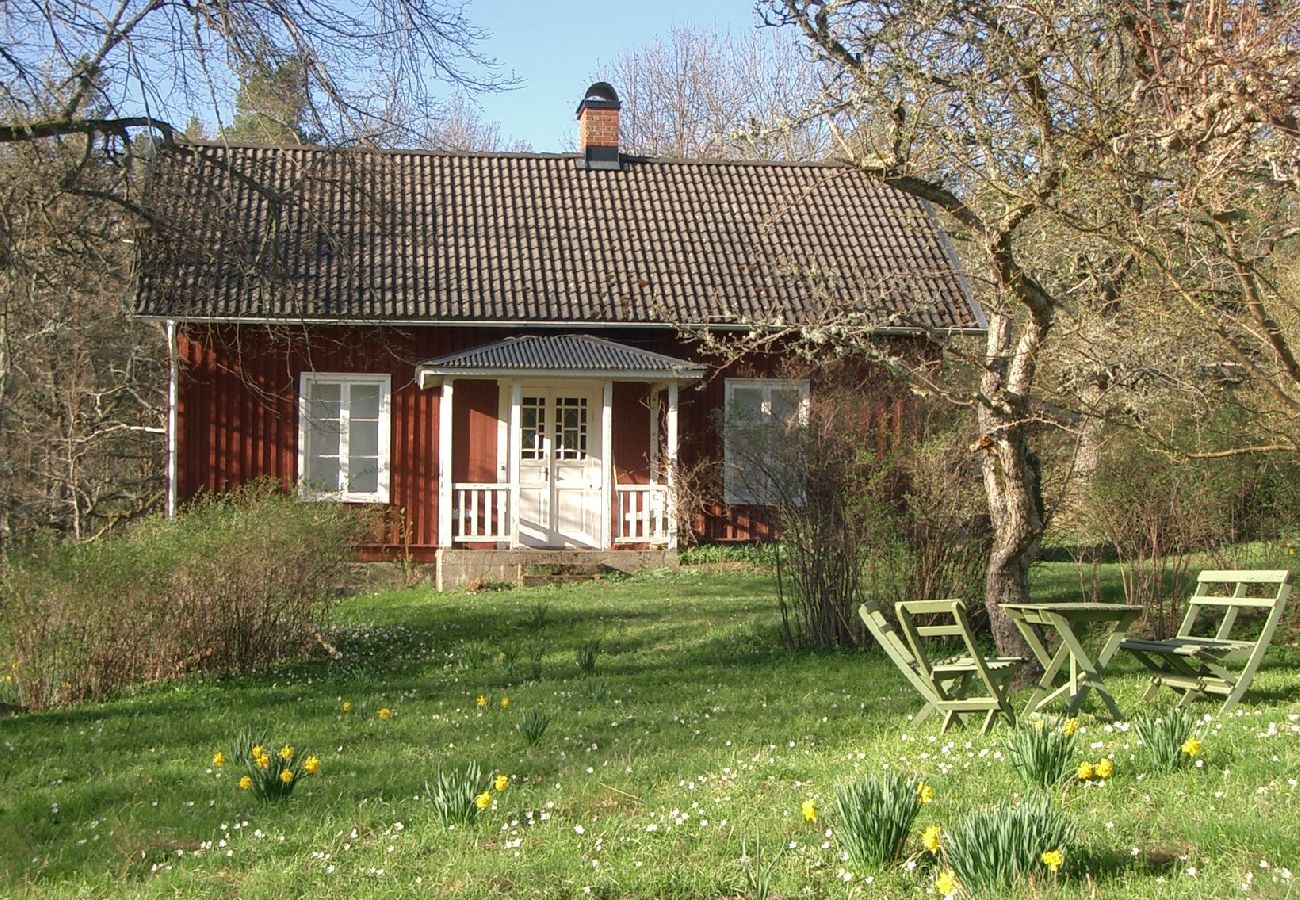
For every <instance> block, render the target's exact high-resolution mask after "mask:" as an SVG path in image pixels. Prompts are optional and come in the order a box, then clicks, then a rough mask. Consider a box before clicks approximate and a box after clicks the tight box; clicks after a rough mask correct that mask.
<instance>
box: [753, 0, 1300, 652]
mask: <svg viewBox="0 0 1300 900" xmlns="http://www.w3.org/2000/svg"><path fill="white" fill-rule="evenodd" d="M769 20H770V21H771V22H773V23H780V24H786V25H792V26H794V27H795V28H797V29H798V30H799V31H800V32H801V33H802V34H803V35H804V37H805V39H806V40H807V41H808V43H809V46H810V47H812V48H813V49H814V50H815V51H816V53H817V54H818V55H819V57H820V58H821V59H822V60H823V61H824V62H825V63H826V64H827V65H829V66H832V67H833V68H834V69H835V71H836V73H837V78H836V80H835V82H834V83H833V84H832V85H831V90H830V91H829V92H827V93H826V94H824V95H823V100H824V101H825V107H824V116H825V117H826V120H827V121H828V122H829V123H831V125H832V126H833V127H834V128H835V130H836V132H837V135H838V136H839V138H840V146H841V148H842V150H843V152H844V153H845V154H846V155H847V156H848V157H849V159H850V160H851V161H852V162H853V163H854V164H855V165H857V166H858V167H860V168H862V169H864V170H866V171H868V172H871V173H873V174H875V175H877V176H879V177H880V178H882V179H883V180H884V181H886V182H887V183H889V184H891V185H893V186H894V187H896V188H898V189H901V190H904V191H907V192H909V193H911V194H913V195H915V196H918V197H921V198H923V199H925V200H927V201H928V202H930V203H931V204H933V206H934V207H936V208H937V209H938V210H939V211H940V212H941V214H942V215H943V217H944V219H945V223H946V225H947V226H948V228H949V230H950V232H951V233H952V234H953V235H954V236H955V237H956V238H958V241H959V245H960V248H961V252H962V255H963V257H964V259H965V261H966V262H967V264H968V268H969V270H970V271H971V273H972V274H973V275H974V276H975V278H976V280H977V282H978V288H979V293H980V296H981V299H982V300H983V302H984V305H985V309H986V311H987V312H988V318H989V328H988V336H987V340H986V342H985V343H984V346H983V348H982V350H981V352H980V353H979V354H978V355H977V358H976V359H975V363H976V365H977V372H978V384H977V385H976V386H975V387H974V388H973V389H967V387H966V386H965V385H963V383H962V382H961V381H960V380H954V379H952V378H949V377H943V376H940V377H936V375H935V373H934V371H933V370H931V369H928V368H919V367H917V366H915V365H914V364H912V363H910V362H909V361H907V360H905V359H901V358H897V357H895V358H892V359H891V360H890V362H891V364H892V365H893V366H894V368H895V370H896V371H898V372H900V373H901V374H903V375H904V376H905V377H908V378H909V379H910V380H911V382H912V383H913V385H914V387H915V388H916V389H917V390H920V391H923V392H926V393H931V394H936V395H939V396H944V397H946V398H947V399H948V400H950V401H951V402H953V403H956V404H958V405H960V406H966V407H969V408H972V409H973V410H974V411H975V413H976V415H977V418H978V421H979V425H980V431H981V437H980V438H979V440H978V441H977V442H976V445H975V448H976V450H977V451H978V452H979V453H980V454H981V456H982V459H983V481H984V488H985V493H986V495H987V498H988V503H989V511H990V514H991V517H992V521H993V525H994V531H995V541H994V546H993V550H992V553H991V558H990V564H989V570H988V576H987V580H986V585H985V599H986V604H987V606H988V607H989V611H990V616H991V619H992V622H993V628H994V634H995V636H996V638H997V641H998V645H999V647H1000V648H1002V649H1003V650H1004V651H1011V650H1016V649H1019V645H1020V641H1019V636H1018V635H1017V634H1016V633H1015V632H1014V630H1013V629H1011V628H1010V627H1009V623H1008V622H1007V621H1006V619H1005V617H1003V616H1002V615H1001V614H1000V612H999V609H998V607H999V606H1000V605H1001V604H1002V603H1004V602H1015V601H1023V600H1025V599H1027V597H1028V578H1027V576H1028V567H1029V565H1030V563H1031V562H1032V560H1033V559H1034V558H1035V555H1036V549H1037V543H1038V540H1039V538H1040V536H1041V535H1042V533H1043V530H1044V527H1045V523H1046V512H1047V511H1046V509H1045V508H1044V504H1043V502H1042V498H1041V494H1040V478H1039V472H1038V466H1037V465H1036V462H1035V455H1034V453H1033V449H1032V441H1033V435H1034V434H1035V433H1036V431H1037V430H1039V429H1041V428H1044V427H1052V428H1065V429H1070V430H1074V431H1076V432H1080V431H1082V430H1083V429H1084V428H1085V427H1086V426H1088V425H1089V424H1090V423H1096V422H1098V421H1101V420H1102V419H1104V418H1105V417H1108V416H1110V415H1112V414H1114V413H1115V412H1116V411H1117V408H1118V407H1120V406H1123V404H1115V403H1113V402H1111V401H1112V400H1113V399H1114V397H1115V396H1116V392H1117V391H1119V390H1121V389H1122V390H1123V391H1127V397H1128V399H1129V400H1130V401H1131V399H1132V397H1134V396H1136V395H1139V394H1140V391H1135V390H1133V389H1134V388H1140V389H1141V391H1146V392H1148V393H1149V394H1151V395H1152V396H1153V397H1156V398H1158V397H1159V396H1160V395H1161V394H1162V393H1175V392H1177V393H1180V394H1181V395H1182V396H1184V397H1198V396H1199V397H1209V396H1211V395H1214V396H1221V394H1219V393H1216V391H1214V390H1210V389H1207V380H1208V381H1210V382H1213V381H1218V382H1220V383H1223V382H1225V380H1226V379H1225V378H1224V377H1223V375H1224V372H1225V371H1226V370H1225V367H1224V365H1223V363H1224V358H1225V357H1227V358H1229V359H1231V360H1232V361H1233V362H1234V364H1235V367H1236V371H1237V372H1240V373H1243V376H1242V378H1239V379H1238V380H1247V381H1249V382H1250V384H1251V385H1253V386H1254V389H1255V390H1257V391H1263V392H1265V393H1268V392H1272V393H1274V394H1275V395H1276V394H1278V393H1279V388H1278V386H1277V381H1278V377H1279V376H1282V377H1283V379H1284V380H1285V379H1289V380H1290V383H1292V384H1293V383H1294V377H1293V374H1292V372H1293V369H1294V365H1293V362H1292V355H1291V353H1290V351H1289V337H1288V335H1287V327H1288V326H1287V325H1284V324H1283V323H1284V322H1287V323H1289V322H1294V321H1295V319H1296V316H1295V304H1294V298H1293V297H1292V299H1291V306H1290V311H1289V312H1288V313H1287V315H1285V316H1284V315H1283V314H1282V310H1283V309H1284V308H1285V307H1284V301H1285V300H1286V294H1285V290H1284V289H1275V288H1273V287H1272V286H1273V285H1274V284H1275V283H1276V281H1275V279H1274V277H1273V274H1272V272H1271V268H1270V266H1271V262H1270V261H1271V260H1273V259H1274V257H1275V254H1276V252H1277V251H1278V250H1279V249H1281V248H1283V246H1284V243H1285V241H1287V240H1289V239H1290V238H1291V236H1292V234H1293V232H1292V230H1291V228H1290V225H1289V224H1288V223H1289V221H1290V220H1291V216H1289V215H1287V210H1294V208H1295V205H1294V199H1293V198H1291V199H1288V198H1287V197H1286V196H1285V193H1284V192H1282V191H1279V190H1278V187H1279V186H1280V185H1281V184H1282V182H1283V181H1285V180H1286V179H1287V178H1292V177H1293V176H1292V175H1291V174H1290V173H1291V171H1292V169H1291V167H1292V166H1293V165H1294V160H1295V159H1296V154H1295V150H1294V137H1295V109H1296V103H1295V91H1296V87H1295V85H1296V71H1297V69H1296V62H1295V61H1296V54H1295V50H1296V24H1295V23H1296V12H1295V8H1294V6H1293V5H1284V6H1282V7H1273V6H1260V5H1257V4H1254V3H1249V2H1242V3H1235V4H1234V3H1226V4H1224V3H1214V4H1210V3H1203V4H1202V3H1190V4H1189V3H1176V4H1175V3H1168V4H1164V3H1138V2H1133V3H1123V4H1109V5H1097V4H1091V3H1083V2H1073V0H1029V2H1026V3H1020V4H1016V5H1014V6H995V5H992V4H983V3H971V2H963V0H916V2H907V3H896V2H892V0H860V2H852V3H840V2H831V0H779V2H774V3H772V4H771V6H770V13H769ZM1229 47H1230V48H1231V49H1223V48H1229ZM1157 101H1158V102H1157ZM1211 186H1212V187H1213V191H1210V190H1208V189H1209V188H1210V187H1211ZM1266 286H1267V287H1268V289H1269V290H1270V291H1272V293H1271V294H1270V296H1271V297H1273V298H1275V299H1276V300H1278V301H1279V304H1278V305H1277V306H1275V307H1274V309H1275V310H1276V311H1275V312H1270V311H1269V309H1268V305H1267V304H1266V303H1262V302H1261V298H1262V297H1263V295H1264V290H1265V288H1266ZM1170 299H1177V300H1179V301H1180V302H1181V303H1182V304H1184V307H1185V308H1184V310H1183V315H1182V316H1181V317H1180V316H1178V315H1177V314H1176V312H1175V311H1174V308H1173V307H1171V305H1170V303H1169V302H1167V301H1168V300H1170ZM1188 310H1191V311H1193V312H1194V316H1193V317H1189V316H1187V315H1186V313H1187V311H1188ZM1194 317H1199V319H1200V321H1201V322H1202V323H1204V324H1205V325H1207V326H1208V328H1209V331H1210V332H1212V333H1214V334H1217V335H1218V339H1219V344H1218V347H1219V351H1217V352H1216V354H1215V355H1214V358H1212V359H1207V358H1205V355H1204V353H1203V350H1204V344H1199V345H1196V346H1195V347H1194V348H1193V352H1188V351H1187V349H1186V348H1184V349H1183V350H1182V351H1181V352H1175V353H1173V354H1172V357H1173V359H1172V362H1173V364H1172V365H1167V364H1165V361H1164V360H1162V359H1160V356H1161V353H1162V351H1165V350H1169V349H1172V348H1176V347H1177V346H1178V343H1179V341H1185V340H1186V339H1187V338H1188V337H1189V336H1191V335H1193V334H1195V331H1194V330H1191V329H1189V328H1188V327H1186V325H1187V320H1188V319H1189V318H1194ZM1170 324H1174V325H1176V326H1178V327H1176V328H1172V329H1171V328H1169V326H1170ZM1162 326H1163V327H1162ZM829 333H831V334H832V335H833V336H834V337H836V338H837V339H839V340H857V339H858V338H861V337H863V332H862V330H858V331H857V332H854V331H853V330H851V329H846V328H843V327H841V328H838V329H834V328H832V329H830V330H829ZM821 338H822V339H823V340H824V339H825V338H826V335H825V334H823V335H821ZM860 343H867V342H866V341H860ZM1116 350H1117V351H1118V352H1115V353H1112V352H1111V351H1116ZM1196 351H1200V352H1201V355H1200V357H1199V358H1198V357H1197V352H1196ZM1296 371H1300V370H1296ZM1209 372H1217V373H1218V377H1217V378H1211V379H1206V377H1205V375H1206V374H1207V373H1209ZM1285 390H1287V391H1289V390H1290V388H1289V387H1288V388H1285ZM1278 400H1279V408H1283V409H1285V408H1288V407H1289V404H1286V403H1282V401H1281V398H1280V397H1279V398H1278ZM1127 405H1128V407H1129V408H1128V409H1119V412H1122V413H1127V414H1128V415H1127V421H1128V422H1129V423H1130V424H1133V423H1135V422H1140V415H1133V414H1132V413H1134V412H1135V411H1136V412H1138V413H1140V412H1141V411H1142V410H1141V404H1136V405H1135V404H1133V403H1131V402H1129V403H1128V404H1127ZM1292 415H1293V414H1292ZM1117 418H1121V419H1124V418H1125V416H1124V415H1119V416H1117ZM1293 419H1294V415H1293ZM1285 445H1291V446H1294V445H1293V444H1290V442H1289V441H1285V442H1280V443H1279V444H1278V446H1285Z"/></svg>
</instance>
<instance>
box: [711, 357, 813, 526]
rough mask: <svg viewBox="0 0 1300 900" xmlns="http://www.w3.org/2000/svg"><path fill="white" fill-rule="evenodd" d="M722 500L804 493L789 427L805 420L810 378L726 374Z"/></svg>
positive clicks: (757, 500)
mask: <svg viewBox="0 0 1300 900" xmlns="http://www.w3.org/2000/svg"><path fill="white" fill-rule="evenodd" d="M723 422H724V428H723V435H724V444H725V446H724V451H723V452H724V459H725V466H724V481H725V499H726V502H727V503H729V504H756V505H760V506H761V505H772V504H775V503H777V502H780V501H781V500H782V499H787V500H789V499H793V498H797V497H798V496H799V495H800V494H801V493H802V492H801V491H800V490H799V489H798V488H797V486H795V482H794V481H793V480H790V481H789V483H786V484H778V483H777V482H778V481H779V480H786V479H796V478H797V477H798V473H797V472H795V471H791V470H790V467H791V466H792V465H795V464H796V461H795V459H794V454H793V452H792V450H793V445H792V444H791V442H790V440H789V435H790V432H791V430H793V429H794V428H797V427H798V426H801V425H806V424H807V423H808V382H807V381H805V380H793V379H781V378H728V379H727V383H726V406H725V407H724V409H723Z"/></svg>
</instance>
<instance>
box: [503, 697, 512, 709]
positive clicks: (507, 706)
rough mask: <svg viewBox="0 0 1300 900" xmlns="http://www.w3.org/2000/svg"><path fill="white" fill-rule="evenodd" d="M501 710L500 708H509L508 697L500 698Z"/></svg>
mask: <svg viewBox="0 0 1300 900" xmlns="http://www.w3.org/2000/svg"><path fill="white" fill-rule="evenodd" d="M501 708H502V709H509V708H510V698H509V697H502V698H501Z"/></svg>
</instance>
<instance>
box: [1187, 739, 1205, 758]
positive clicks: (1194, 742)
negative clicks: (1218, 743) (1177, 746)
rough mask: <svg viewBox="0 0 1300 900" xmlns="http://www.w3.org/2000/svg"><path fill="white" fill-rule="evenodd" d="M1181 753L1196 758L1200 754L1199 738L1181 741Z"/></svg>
mask: <svg viewBox="0 0 1300 900" xmlns="http://www.w3.org/2000/svg"><path fill="white" fill-rule="evenodd" d="M1183 752H1184V753H1186V754H1187V755H1188V756H1196V755H1197V754H1198V753H1200V752H1201V741H1200V739H1199V738H1194V737H1190V738H1188V739H1187V740H1185V741H1183Z"/></svg>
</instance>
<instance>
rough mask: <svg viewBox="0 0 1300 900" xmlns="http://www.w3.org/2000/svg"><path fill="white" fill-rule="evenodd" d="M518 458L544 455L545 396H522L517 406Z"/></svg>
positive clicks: (541, 457) (543, 456) (542, 456)
mask: <svg viewBox="0 0 1300 900" xmlns="http://www.w3.org/2000/svg"><path fill="white" fill-rule="evenodd" d="M519 429H520V443H519V458H520V459H544V458H545V456H546V446H545V445H546V398H545V397H523V398H522V399H521V400H520V406H519Z"/></svg>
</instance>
